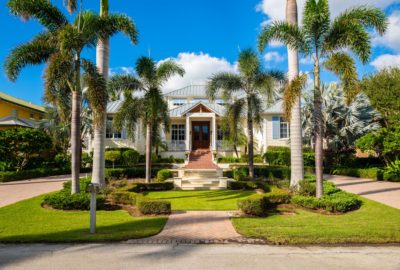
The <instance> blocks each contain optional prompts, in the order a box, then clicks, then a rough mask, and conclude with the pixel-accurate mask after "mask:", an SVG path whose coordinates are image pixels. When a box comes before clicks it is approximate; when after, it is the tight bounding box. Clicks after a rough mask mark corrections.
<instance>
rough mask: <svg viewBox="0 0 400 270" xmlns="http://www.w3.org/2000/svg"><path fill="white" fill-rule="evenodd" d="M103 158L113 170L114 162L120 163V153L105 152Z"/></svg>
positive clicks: (115, 151)
mask: <svg viewBox="0 0 400 270" xmlns="http://www.w3.org/2000/svg"><path fill="white" fill-rule="evenodd" d="M104 158H105V160H106V161H109V162H111V163H112V166H113V168H115V162H118V161H120V159H121V152H120V151H117V150H114V151H106V152H105V153H104Z"/></svg>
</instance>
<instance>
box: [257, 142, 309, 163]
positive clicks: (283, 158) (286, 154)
mask: <svg viewBox="0 0 400 270" xmlns="http://www.w3.org/2000/svg"><path fill="white" fill-rule="evenodd" d="M270 148H271V146H270V147H269V148H268V151H267V152H266V153H265V154H264V159H265V161H266V162H267V163H268V164H269V165H274V166H275V165H277V166H290V149H289V148H286V147H278V146H275V147H274V148H273V149H275V148H277V149H282V150H270ZM303 156H304V166H314V165H315V154H314V153H312V152H304V154H303Z"/></svg>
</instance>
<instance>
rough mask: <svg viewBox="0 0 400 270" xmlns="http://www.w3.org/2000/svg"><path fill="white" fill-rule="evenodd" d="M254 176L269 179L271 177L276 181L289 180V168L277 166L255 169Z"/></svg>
mask: <svg viewBox="0 0 400 270" xmlns="http://www.w3.org/2000/svg"><path fill="white" fill-rule="evenodd" d="M254 174H255V175H256V177H266V178H267V177H269V176H270V175H273V176H274V177H275V178H278V179H290V167H283V166H282V167H278V166H268V167H256V168H255V169H254Z"/></svg>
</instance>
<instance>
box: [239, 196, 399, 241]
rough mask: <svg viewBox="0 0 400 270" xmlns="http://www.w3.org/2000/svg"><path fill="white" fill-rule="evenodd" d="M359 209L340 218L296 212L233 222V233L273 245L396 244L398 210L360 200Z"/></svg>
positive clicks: (240, 219)
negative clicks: (259, 239) (294, 213)
mask: <svg viewBox="0 0 400 270" xmlns="http://www.w3.org/2000/svg"><path fill="white" fill-rule="evenodd" d="M362 201H363V205H362V207H361V208H360V209H359V210H357V211H354V212H349V213H347V214H344V215H322V214H318V213H314V212H309V211H305V210H296V212H297V213H298V215H296V216H288V215H277V214H276V215H272V216H268V217H266V218H233V219H232V222H233V225H234V226H235V228H236V230H237V231H238V232H239V233H241V234H243V235H245V236H248V237H256V238H264V239H266V240H268V241H270V242H271V243H274V244H343V243H394V242H396V243H399V242H400V226H399V224H400V210H398V209H395V208H391V207H389V206H386V205H383V204H380V203H377V202H373V201H370V200H367V199H362Z"/></svg>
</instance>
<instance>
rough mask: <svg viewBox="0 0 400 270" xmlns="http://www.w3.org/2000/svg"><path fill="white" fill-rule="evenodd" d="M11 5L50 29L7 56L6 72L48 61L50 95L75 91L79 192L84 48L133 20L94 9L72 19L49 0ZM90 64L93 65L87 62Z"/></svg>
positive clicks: (17, 1)
mask: <svg viewBox="0 0 400 270" xmlns="http://www.w3.org/2000/svg"><path fill="white" fill-rule="evenodd" d="M8 6H9V8H10V10H11V12H12V13H13V14H14V15H17V16H21V17H23V18H31V17H32V18H35V19H37V20H38V21H39V22H40V23H42V24H43V26H45V28H46V31H45V32H43V33H41V34H39V35H38V36H36V37H35V38H34V39H33V40H32V41H31V42H28V43H26V44H23V45H20V46H18V47H17V48H15V49H14V50H13V51H12V52H11V54H10V55H9V56H8V58H7V60H6V64H5V66H6V72H7V75H8V77H9V78H10V79H12V80H15V79H16V78H17V76H18V74H19V72H20V71H21V69H22V68H24V67H25V66H27V65H29V64H42V63H45V62H47V64H48V65H47V68H46V74H45V79H46V95H47V96H51V95H52V94H54V93H57V94H56V95H54V96H60V92H62V93H65V92H70V93H72V98H71V103H72V106H71V152H72V159H71V172H72V181H73V187H72V189H71V192H72V193H77V192H79V171H80V163H81V157H80V156H81V118H80V117H81V96H82V85H81V69H82V68H84V66H82V63H83V62H86V63H88V62H89V61H87V60H85V59H82V57H81V53H82V51H83V49H85V48H90V47H93V46H94V44H96V41H97V40H98V39H99V38H105V37H109V36H110V35H112V34H113V33H115V32H117V31H119V30H120V29H121V28H123V29H126V28H125V27H126V25H130V24H132V22H131V20H130V19H129V18H127V17H125V16H121V15H115V17H110V18H101V17H99V16H98V15H96V14H94V13H92V12H87V11H85V12H82V11H80V12H79V14H78V15H77V16H76V18H75V20H74V21H73V22H72V23H70V22H69V21H68V20H67V18H66V17H65V16H64V14H63V13H62V12H61V11H60V10H58V8H57V7H55V6H54V5H52V4H51V3H50V2H49V1H46V0H33V1H29V0H10V1H9V3H8ZM86 67H89V66H88V65H86Z"/></svg>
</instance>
